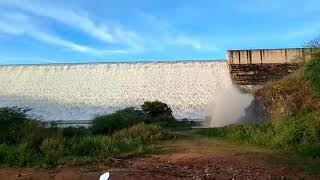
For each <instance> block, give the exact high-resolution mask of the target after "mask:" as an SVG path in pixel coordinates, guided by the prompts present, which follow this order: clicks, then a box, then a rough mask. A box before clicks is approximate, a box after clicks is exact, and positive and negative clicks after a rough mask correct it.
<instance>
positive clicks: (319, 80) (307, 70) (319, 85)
mask: <svg viewBox="0 0 320 180" xmlns="http://www.w3.org/2000/svg"><path fill="white" fill-rule="evenodd" d="M319 72H320V56H317V57H314V58H313V59H311V60H310V61H308V62H306V63H305V65H304V76H305V78H306V80H307V82H308V83H309V84H310V85H311V86H312V87H313V89H314V91H315V92H316V94H317V95H318V96H320V73H319Z"/></svg>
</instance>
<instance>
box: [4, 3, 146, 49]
mask: <svg viewBox="0 0 320 180" xmlns="http://www.w3.org/2000/svg"><path fill="white" fill-rule="evenodd" d="M0 3H4V4H6V5H9V6H13V7H15V8H18V9H20V10H23V11H27V12H30V13H32V14H35V15H37V16H42V17H47V18H50V19H53V20H55V21H58V22H60V23H63V24H66V25H68V26H70V27H73V28H75V29H77V30H80V31H82V32H84V33H86V34H88V35H89V36H91V37H93V38H95V39H97V40H100V41H103V42H106V43H111V44H125V45H126V46H128V48H129V49H131V51H137V50H142V49H143V48H142V46H143V45H142V44H140V43H142V42H141V40H140V39H142V38H141V37H139V35H138V34H137V33H136V32H134V31H133V30H125V29H124V28H122V27H119V26H115V27H111V28H110V27H108V26H107V25H105V24H103V23H96V22H95V21H94V20H93V19H91V18H90V17H89V16H87V15H84V14H85V13H83V12H82V11H81V10H80V9H77V10H74V9H72V8H70V7H69V8H65V7H64V6H59V5H57V4H54V5H53V4H50V5H47V4H46V3H43V1H42V3H40V1H25V0H19V1H17V0H3V1H2V2H1V1H0Z"/></svg>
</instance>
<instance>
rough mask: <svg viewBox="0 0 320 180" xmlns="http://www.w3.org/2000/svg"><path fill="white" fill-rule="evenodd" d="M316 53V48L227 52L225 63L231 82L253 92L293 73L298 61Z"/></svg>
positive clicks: (317, 50)
mask: <svg viewBox="0 0 320 180" xmlns="http://www.w3.org/2000/svg"><path fill="white" fill-rule="evenodd" d="M317 52H319V49H317V48H288V49H253V50H228V51H227V62H228V64H229V67H230V74H231V77H232V80H233V82H234V83H235V84H237V85H239V86H240V87H243V88H245V89H249V90H255V89H259V88H261V87H262V86H263V85H264V84H265V83H267V82H269V81H274V80H277V79H279V78H281V77H283V76H285V75H288V74H289V73H292V72H294V71H295V70H296V69H297V67H298V66H297V63H298V62H299V61H301V60H307V59H310V58H311V56H312V54H313V53H317Z"/></svg>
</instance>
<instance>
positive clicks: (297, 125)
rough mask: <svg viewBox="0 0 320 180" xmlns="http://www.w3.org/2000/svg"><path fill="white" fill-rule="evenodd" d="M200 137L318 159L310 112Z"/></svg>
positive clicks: (318, 125) (316, 129) (319, 129)
mask: <svg viewBox="0 0 320 180" xmlns="http://www.w3.org/2000/svg"><path fill="white" fill-rule="evenodd" d="M200 133H201V134H203V135H206V136H215V137H223V138H227V139H231V140H233V141H237V142H244V143H252V144H258V145H263V146H266V147H271V148H281V149H289V150H295V151H298V152H300V153H303V154H306V155H310V156H313V157H320V151H319V150H320V149H319V148H320V146H319V143H320V121H319V119H318V118H317V117H316V116H315V114H314V113H312V112H304V113H301V114H299V115H297V116H295V117H282V118H279V119H276V120H273V121H270V122H259V123H257V124H252V125H231V126H227V127H222V128H208V129H203V130H201V131H200Z"/></svg>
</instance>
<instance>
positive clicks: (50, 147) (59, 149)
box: [41, 137, 64, 166]
mask: <svg viewBox="0 0 320 180" xmlns="http://www.w3.org/2000/svg"><path fill="white" fill-rule="evenodd" d="M63 145H64V139H63V138H62V137H57V138H47V139H45V140H44V141H43V142H42V145H41V152H42V153H43V155H44V162H45V164H46V165H49V166H52V165H56V164H57V163H58V160H59V159H60V158H61V157H62V155H63Z"/></svg>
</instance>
